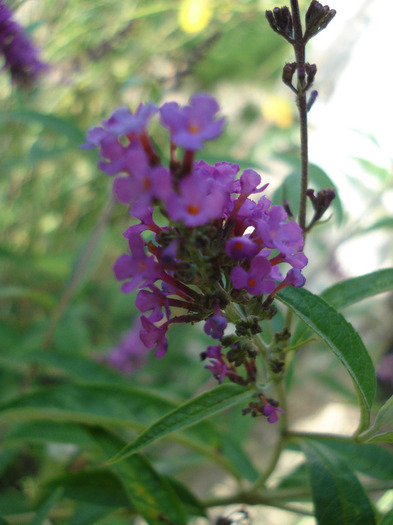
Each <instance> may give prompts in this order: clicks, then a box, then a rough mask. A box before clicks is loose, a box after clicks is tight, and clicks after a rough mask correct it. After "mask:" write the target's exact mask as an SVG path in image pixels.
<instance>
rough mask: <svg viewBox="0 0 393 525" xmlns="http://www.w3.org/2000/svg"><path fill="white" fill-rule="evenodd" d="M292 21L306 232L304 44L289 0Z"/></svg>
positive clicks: (295, 8)
mask: <svg viewBox="0 0 393 525" xmlns="http://www.w3.org/2000/svg"><path fill="white" fill-rule="evenodd" d="M291 9H292V21H293V33H294V39H293V40H294V42H293V48H294V51H295V58H296V65H297V76H298V83H297V91H298V93H297V107H298V111H299V121H300V157H301V183H300V202H299V226H300V227H301V228H302V230H303V231H304V232H305V230H306V204H307V195H306V192H307V187H308V130H307V100H306V91H305V64H306V43H305V41H304V38H303V30H302V23H301V19H300V9H299V3H298V0H291Z"/></svg>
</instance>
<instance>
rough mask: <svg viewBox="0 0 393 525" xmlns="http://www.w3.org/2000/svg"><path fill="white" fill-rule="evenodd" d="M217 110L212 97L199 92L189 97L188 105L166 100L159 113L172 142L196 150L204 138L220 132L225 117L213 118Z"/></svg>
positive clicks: (199, 147) (210, 137) (212, 137)
mask: <svg viewBox="0 0 393 525" xmlns="http://www.w3.org/2000/svg"><path fill="white" fill-rule="evenodd" d="M218 110H219V106H218V103H217V101H216V100H215V99H214V98H213V97H211V96H209V95H204V94H200V95H195V96H194V97H193V98H192V99H191V101H190V105H189V106H184V107H180V106H179V105H178V104H177V103H176V102H168V103H166V104H164V105H163V106H162V108H161V110H160V114H161V121H162V123H163V125H164V126H166V127H167V128H169V129H170V132H171V141H172V143H173V144H175V145H176V146H179V147H181V148H184V149H185V150H188V151H198V150H200V149H202V148H203V143H204V141H205V140H212V139H215V138H217V137H218V136H219V135H220V134H221V131H222V127H223V125H224V122H225V119H220V120H215V115H216V113H217V112H218Z"/></svg>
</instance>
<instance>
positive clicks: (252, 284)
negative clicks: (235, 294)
mask: <svg viewBox="0 0 393 525" xmlns="http://www.w3.org/2000/svg"><path fill="white" fill-rule="evenodd" d="M271 270H272V267H271V265H270V263H269V261H268V260H267V259H266V258H265V257H263V256H262V255H258V256H257V257H255V258H254V259H253V260H252V261H251V263H250V269H249V271H248V272H247V271H246V270H245V269H244V268H242V267H241V266H236V267H235V268H233V270H232V272H231V281H232V283H233V286H234V287H235V288H236V289H237V290H241V289H242V288H244V289H246V290H247V292H249V293H250V294H251V295H259V294H265V293H271V292H272V291H273V290H274V288H275V282H274V280H273V279H272V278H271Z"/></svg>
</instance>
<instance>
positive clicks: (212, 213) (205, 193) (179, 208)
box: [166, 175, 225, 227]
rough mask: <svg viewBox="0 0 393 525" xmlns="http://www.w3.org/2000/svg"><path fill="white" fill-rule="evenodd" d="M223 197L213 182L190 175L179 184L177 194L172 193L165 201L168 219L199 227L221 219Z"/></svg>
mask: <svg viewBox="0 0 393 525" xmlns="http://www.w3.org/2000/svg"><path fill="white" fill-rule="evenodd" d="M224 204H225V196H224V195H223V193H222V191H221V190H220V186H219V185H218V184H217V183H215V182H214V180H208V179H203V178H199V177H197V176H196V175H190V176H188V177H186V178H185V179H182V180H181V181H180V184H179V194H177V193H174V192H173V193H172V194H171V195H170V197H169V198H168V199H167V201H166V208H167V211H168V215H169V217H170V218H171V219H172V220H174V221H179V222H183V223H184V224H185V225H186V226H191V227H193V226H201V225H202V224H207V223H208V222H210V221H211V220H213V219H218V218H221V216H222V212H223V208H224Z"/></svg>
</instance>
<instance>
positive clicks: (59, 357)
mask: <svg viewBox="0 0 393 525" xmlns="http://www.w3.org/2000/svg"><path fill="white" fill-rule="evenodd" d="M24 359H25V360H26V361H28V362H30V363H32V364H35V363H38V364H39V365H40V366H42V367H45V368H49V369H54V370H56V372H57V373H60V374H62V375H64V376H67V377H72V378H74V379H79V380H80V381H82V382H83V383H101V384H103V383H108V384H116V385H125V386H130V380H129V378H126V377H124V376H123V375H121V374H119V373H118V372H116V371H115V370H112V369H111V368H109V367H108V366H106V365H104V364H102V363H99V362H97V361H95V360H94V359H93V358H92V357H86V356H83V355H80V354H78V353H75V352H70V351H66V352H64V351H59V350H50V351H48V350H34V351H31V352H27V353H25V354H24Z"/></svg>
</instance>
